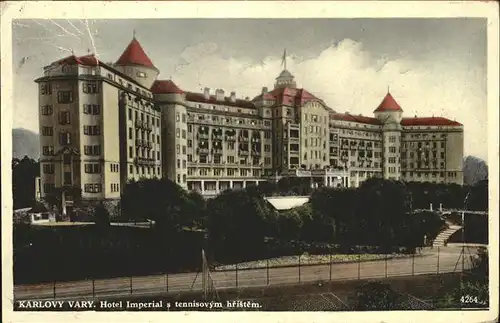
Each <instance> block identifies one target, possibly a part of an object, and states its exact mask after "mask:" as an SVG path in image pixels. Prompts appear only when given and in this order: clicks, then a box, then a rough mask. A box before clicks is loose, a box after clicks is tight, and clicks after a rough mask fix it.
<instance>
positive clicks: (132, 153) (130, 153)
mask: <svg viewBox="0 0 500 323" xmlns="http://www.w3.org/2000/svg"><path fill="white" fill-rule="evenodd" d="M128 157H129V158H133V157H134V149H133V148H132V147H131V146H129V147H128Z"/></svg>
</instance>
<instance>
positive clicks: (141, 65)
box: [114, 35, 160, 89]
mask: <svg viewBox="0 0 500 323" xmlns="http://www.w3.org/2000/svg"><path fill="white" fill-rule="evenodd" d="M114 67H115V68H116V69H117V70H118V71H120V72H122V73H123V74H125V75H127V76H129V77H131V78H132V79H134V80H135V81H136V82H137V83H139V84H141V85H142V86H144V87H146V88H148V89H150V88H151V86H152V85H153V82H154V81H155V80H156V78H157V77H158V74H160V71H159V70H158V69H157V68H156V67H155V66H154V65H153V62H151V60H150V59H149V57H148V55H146V52H145V51H144V49H142V46H141V44H140V43H139V41H137V39H136V38H135V35H134V38H133V39H132V41H131V42H130V44H128V46H127V48H125V51H123V53H122V55H121V56H120V58H119V59H118V60H117V61H116V63H115V66H114Z"/></svg>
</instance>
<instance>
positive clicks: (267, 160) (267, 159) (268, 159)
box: [264, 157, 271, 165]
mask: <svg viewBox="0 0 500 323" xmlns="http://www.w3.org/2000/svg"><path fill="white" fill-rule="evenodd" d="M264 164H266V165H270V164H271V158H270V157H265V158H264Z"/></svg>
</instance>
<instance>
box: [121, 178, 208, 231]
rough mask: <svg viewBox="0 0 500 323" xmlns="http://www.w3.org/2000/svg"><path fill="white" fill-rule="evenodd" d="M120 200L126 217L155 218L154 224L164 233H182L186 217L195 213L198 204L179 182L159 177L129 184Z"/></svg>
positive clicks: (133, 218) (137, 218)
mask: <svg viewBox="0 0 500 323" xmlns="http://www.w3.org/2000/svg"><path fill="white" fill-rule="evenodd" d="M121 201H122V202H121V206H122V212H123V214H124V216H125V217H126V218H128V219H131V220H144V219H149V220H153V221H155V223H156V225H155V227H157V228H159V229H161V231H162V232H164V233H165V232H169V233H175V232H179V231H180V230H181V228H182V226H183V225H184V224H185V223H186V220H185V218H184V216H185V215H186V214H188V213H189V212H192V211H193V205H195V204H196V202H193V201H190V199H189V195H188V193H187V192H186V191H185V190H183V189H182V188H181V187H180V186H179V185H177V184H176V183H174V182H172V181H170V180H168V179H157V178H153V179H141V180H139V181H131V182H129V183H127V185H126V186H125V188H124V190H123V195H122V199H121ZM196 213H197V214H200V213H201V212H196ZM191 220H192V219H191Z"/></svg>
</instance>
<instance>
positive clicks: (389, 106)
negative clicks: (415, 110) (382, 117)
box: [373, 93, 403, 112]
mask: <svg viewBox="0 0 500 323" xmlns="http://www.w3.org/2000/svg"><path fill="white" fill-rule="evenodd" d="M384 111H403V109H401V107H400V106H399V104H398V103H397V102H396V100H394V98H393V97H392V95H391V94H390V93H387V94H386V96H385V98H384V99H383V100H382V102H381V103H380V105H379V106H378V108H376V109H375V111H373V112H384Z"/></svg>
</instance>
